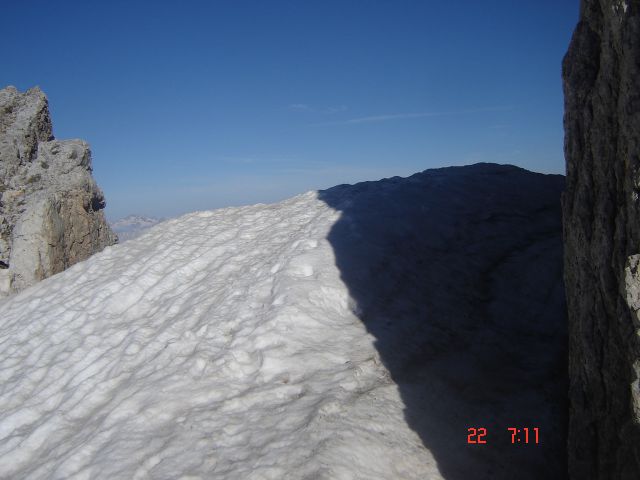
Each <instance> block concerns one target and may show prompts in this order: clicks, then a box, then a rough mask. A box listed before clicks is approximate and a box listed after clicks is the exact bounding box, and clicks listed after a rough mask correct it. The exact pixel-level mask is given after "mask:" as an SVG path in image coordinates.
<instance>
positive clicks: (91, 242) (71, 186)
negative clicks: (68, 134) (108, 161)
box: [0, 87, 117, 295]
mask: <svg viewBox="0 0 640 480" xmlns="http://www.w3.org/2000/svg"><path fill="white" fill-rule="evenodd" d="M104 207H105V200H104V196H103V194H102V192H101V191H100V189H99V188H98V186H97V185H96V182H95V181H94V179H93V177H92V176H91V152H90V150H89V146H88V145H87V143H85V142H83V141H82V140H64V141H60V140H54V138H53V135H52V125H51V118H50V115H49V108H48V103H47V98H46V96H45V95H44V93H43V92H42V91H41V90H40V89H39V88H37V87H36V88H32V89H30V90H28V91H27V92H25V93H19V92H18V91H17V90H16V89H15V88H14V87H7V88H4V89H1V90H0V295H2V294H7V293H9V292H12V291H18V290H21V289H23V288H25V287H27V286H29V285H32V284H33V283H35V282H37V281H39V280H42V279H43V278H46V277H48V276H50V275H53V274H55V273H58V272H61V271H62V270H64V269H65V268H67V267H69V266H71V265H73V264H74V263H76V262H79V261H81V260H84V259H86V258H87V257H89V256H90V255H92V254H93V253H95V252H97V251H99V250H101V249H103V248H104V247H105V246H107V245H111V244H113V243H115V242H116V241H117V237H116V236H115V235H114V233H113V232H112V231H111V229H110V227H109V226H108V224H107V222H106V220H105V218H104V213H103V211H102V209H103V208H104Z"/></svg>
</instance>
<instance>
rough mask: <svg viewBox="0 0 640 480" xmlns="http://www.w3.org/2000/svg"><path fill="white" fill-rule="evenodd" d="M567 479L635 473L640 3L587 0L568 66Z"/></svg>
mask: <svg viewBox="0 0 640 480" xmlns="http://www.w3.org/2000/svg"><path fill="white" fill-rule="evenodd" d="M563 81H564V93H565V117H564V128H565V157H566V162H567V188H566V193H565V194H564V197H563V215H564V236H565V284H566V293H567V305H568V313H569V317H568V318H569V376H570V390H569V398H570V412H569V416H570V418H569V438H568V452H569V474H570V477H571V478H575V479H578V478H579V479H595V478H598V479H604V478H616V479H625V478H629V479H630V478H634V479H637V478H640V407H639V405H640V388H639V386H638V374H639V370H640V368H639V363H640V342H639V335H640V325H639V323H638V317H637V311H638V307H639V306H640V301H639V298H640V295H639V289H640V277H639V276H638V260H639V256H638V255H639V254H640V210H639V204H638V192H639V191H640V148H639V146H640V2H639V1H638V0H626V1H624V0H582V2H581V11H580V21H579V23H578V26H577V27H576V30H575V32H574V35H573V38H572V40H571V45H570V47H569V50H568V52H567V54H566V56H565V59H564V62H563Z"/></svg>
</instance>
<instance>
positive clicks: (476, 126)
mask: <svg viewBox="0 0 640 480" xmlns="http://www.w3.org/2000/svg"><path fill="white" fill-rule="evenodd" d="M578 3H579V2H578V0H517V1H514V0H483V1H478V0H466V1H465V0H463V1H442V0H438V1H430V0H422V1H421V0H412V1H409V0H387V1H375V0H370V1H366V0H359V1H355V0H353V1H351V0H339V1H332V0H322V1H315V0H297V1H279V0H260V1H258V0H255V1H244V0H228V1H188V0H183V1H154V2H142V1H140V2H135V1H127V2H120V1H105V2H86V1H84V2H80V1H60V2H58V1H56V2H51V1H37V2H36V1H29V0H23V1H19V2H7V3H6V4H5V5H3V13H2V16H3V24H2V34H3V38H4V40H3V42H2V45H1V46H0V52H1V54H2V68H1V69H0V84H2V85H3V86H5V85H15V86H16V87H18V88H19V89H20V90H24V89H27V88H29V87H31V86H34V85H39V86H40V87H41V88H42V89H43V90H44V91H45V93H46V94H47V95H48V97H49V103H50V107H51V112H52V115H53V123H54V135H55V136H56V137H57V138H60V139H65V138H83V139H85V140H86V141H88V142H89V143H90V144H91V146H92V150H93V163H94V173H95V176H96V179H97V181H98V183H99V184H100V186H101V187H102V189H103V190H104V191H105V194H106V197H107V215H108V217H109V218H111V219H114V218H118V217H121V216H124V215H126V214H128V213H143V214H144V213H146V214H151V215H156V216H173V215H176V214H179V213H183V212H187V211H193V210H203V209H210V208H217V207H222V206H228V205H239V204H246V203H255V202H270V201H275V200H278V199H281V198H286V197H288V196H291V195H293V194H296V193H301V192H304V191H307V190H310V189H317V188H326V187H330V186H333V185H335V184H339V183H353V182H356V181H361V180H376V179H379V178H382V177H386V176H393V175H402V176H404V175H409V174H411V173H414V172H417V171H421V170H424V169H427V168H432V167H440V166H448V165H464V164H470V163H476V162H480V161H487V162H497V163H511V164H515V165H519V166H522V167H524V168H528V169H530V170H534V171H540V172H552V173H564V160H563V152H562V143H563V140H562V138H563V132H562V102H563V100H562V81H561V60H562V56H563V55H564V52H565V51H566V48H567V45H568V43H569V40H570V37H571V33H572V30H573V28H574V26H575V23H576V21H577V17H578V9H579V5H578Z"/></svg>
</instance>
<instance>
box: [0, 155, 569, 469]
mask: <svg viewBox="0 0 640 480" xmlns="http://www.w3.org/2000/svg"><path fill="white" fill-rule="evenodd" d="M561 183H562V181H561V178H558V177H545V176H542V175H534V174H531V173H528V172H525V171H523V170H520V169H516V168H514V167H502V166H495V165H481V166H473V167H463V168H452V169H446V170H434V171H427V172H424V173H422V174H417V175H414V176H413V177H410V178H408V179H398V178H394V179H389V180H384V181H381V182H368V183H365V184H358V185H354V186H339V187H335V188H333V189H330V190H326V191H323V192H309V193H306V194H303V195H300V196H297V197H294V198H292V199H289V200H286V201H284V202H281V203H278V204H273V205H254V206H248V207H240V208H226V209H221V210H216V211H210V212H198V213H192V214H189V215H185V216H183V217H181V218H178V219H172V220H169V221H167V222H164V223H163V224H161V225H158V226H157V227H155V228H153V229H151V230H149V231H148V232H147V233H145V234H144V235H142V236H140V237H139V238H137V239H134V240H131V241H128V242H127V243H126V244H123V245H116V246H113V247H108V248H106V249H105V250H104V251H103V252H101V253H99V254H97V255H95V256H93V257H91V258H90V259H88V260H86V261H84V262H82V263H79V264H77V265H75V266H73V267H71V268H70V269H68V270H66V271H65V272H62V273H60V274H58V275H55V276H53V277H51V278H49V279H46V280H44V281H42V282H40V283H39V284H37V285H35V286H33V287H31V288H29V289H27V290H25V291H23V292H21V293H20V294H17V295H15V296H13V297H10V298H8V299H5V300H1V301H0V302H1V303H0V478H12V479H15V478H78V479H80V478H87V479H89V478H91V479H94V478H98V479H100V478H106V479H114V478H163V479H164V478H183V479H187V478H189V479H196V478H203V479H205V478H206V479H209V478H230V479H236V478H238V479H245V478H246V479H263V478H264V479H271V478H273V479H281V478H292V479H311V478H313V479H399V478H402V479H428V478H433V479H437V478H449V479H451V478H557V476H556V475H555V474H556V473H557V472H558V471H562V470H561V468H562V460H561V459H562V454H563V452H562V451H561V449H562V445H563V441H564V438H563V436H562V435H563V433H562V431H561V430H559V428H560V427H559V426H561V425H562V418H561V415H560V414H559V413H557V411H561V410H562V409H561V408H560V407H561V405H559V406H558V407H557V408H556V405H557V404H558V402H561V401H562V396H561V395H559V394H558V393H557V392H559V391H562V389H563V388H564V386H565V385H563V377H562V373H558V371H562V372H563V370H562V367H561V366H559V365H558V364H557V362H558V361H560V360H562V358H560V360H558V357H562V351H561V345H563V340H564V338H565V337H564V335H565V334H564V333H563V330H562V325H563V324H562V320H563V317H562V294H561V291H562V289H561V283H559V282H560V278H559V277H558V275H559V274H561V271H560V270H559V269H560V266H561V263H560V257H557V254H558V252H557V250H559V249H558V245H557V243H558V242H557V240H558V238H559V233H558V230H557V228H556V227H555V223H557V222H559V215H558V213H557V211H556V210H557V208H556V207H557V206H554V205H553V202H554V201H555V202H557V201H558V200H559V198H558V197H557V195H559V191H560V188H561ZM554 199H555V200H554ZM554 208H555V209H554ZM536 212H537V213H536ZM518 228H520V230H517V229H518ZM536 235H537V236H536ZM560 253H561V252H560ZM479 280H482V281H483V282H484V283H482V284H480V283H475V282H477V281H479ZM510 323H513V324H514V325H510ZM523 341H524V342H525V343H524V344H523ZM523 345H524V346H525V347H526V349H525V351H521V350H522V349H523V348H524V347H523ZM558 369H559V370H558ZM556 410H557V411H556ZM523 422H528V423H524V424H523ZM471 426H484V427H487V428H488V429H489V431H490V435H489V437H488V439H489V445H483V446H478V445H476V446H470V445H467V443H466V441H467V428H468V427H471ZM510 426H520V427H521V426H529V427H539V428H540V429H541V435H542V438H543V441H542V444H541V445H538V446H531V445H530V446H512V445H508V442H506V441H502V440H500V439H502V438H503V437H505V436H506V435H508V432H506V428H507V427H510ZM509 438H510V436H509ZM492 443H493V444H492ZM558 464H559V466H558ZM469 474H472V476H469Z"/></svg>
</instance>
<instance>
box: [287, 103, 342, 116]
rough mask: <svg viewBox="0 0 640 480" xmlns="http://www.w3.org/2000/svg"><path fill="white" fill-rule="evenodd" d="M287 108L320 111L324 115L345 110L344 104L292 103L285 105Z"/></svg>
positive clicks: (311, 111)
mask: <svg viewBox="0 0 640 480" xmlns="http://www.w3.org/2000/svg"><path fill="white" fill-rule="evenodd" d="M287 109H289V110H291V111H292V112H309V113H321V114H324V115H331V114H334V113H340V112H345V111H347V106H346V105H331V106H329V107H314V106H312V105H309V104H307V103H292V104H290V105H288V106H287Z"/></svg>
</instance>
